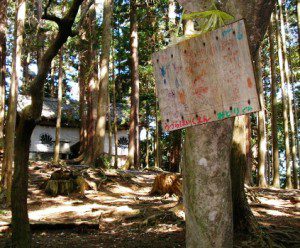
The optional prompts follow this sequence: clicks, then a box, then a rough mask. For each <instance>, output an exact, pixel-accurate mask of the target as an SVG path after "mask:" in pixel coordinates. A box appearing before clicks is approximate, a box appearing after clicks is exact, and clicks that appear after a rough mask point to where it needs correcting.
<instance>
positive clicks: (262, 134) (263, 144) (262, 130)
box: [255, 49, 267, 187]
mask: <svg viewBox="0 0 300 248" xmlns="http://www.w3.org/2000/svg"><path fill="white" fill-rule="evenodd" d="M255 74H256V82H257V84H258V94H259V99H260V104H261V108H262V110H261V111H259V113H258V186H259V187H267V182H266V175H265V168H266V153H267V137H266V115H265V98H264V88H263V81H262V71H261V49H259V50H258V51H257V53H256V55H255Z"/></svg>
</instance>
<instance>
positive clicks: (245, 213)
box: [230, 116, 259, 236]
mask: <svg viewBox="0 0 300 248" xmlns="http://www.w3.org/2000/svg"><path fill="white" fill-rule="evenodd" d="M246 123H247V116H241V117H237V118H236V119H235V123H234V132H233V140H232V149H231V158H230V164H231V166H230V170H231V183H232V201H233V223H234V233H235V236H238V235H240V234H246V235H247V234H251V235H253V234H254V235H255V234H258V233H259V230H258V223H257V222H256V220H255V217H254V216H253V214H252V212H251V209H250V207H249V205H248V202H247V198H246V195H245V191H244V178H245V172H246V167H247V156H246V150H247V149H246V142H245V140H246V139H247V138H248V135H247V130H246V126H247V125H246Z"/></svg>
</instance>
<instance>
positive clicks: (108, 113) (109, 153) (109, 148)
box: [107, 92, 112, 165]
mask: <svg viewBox="0 0 300 248" xmlns="http://www.w3.org/2000/svg"><path fill="white" fill-rule="evenodd" d="M109 94H110V93H109V92H108V94H107V102H108V104H107V105H108V106H107V115H108V156H109V158H111V156H112V128H111V108H110V96H109ZM111 163H112V159H111ZM111 165H112V164H111Z"/></svg>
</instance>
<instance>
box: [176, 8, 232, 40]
mask: <svg viewBox="0 0 300 248" xmlns="http://www.w3.org/2000/svg"><path fill="white" fill-rule="evenodd" d="M182 19H183V20H194V21H196V22H197V23H198V27H197V29H198V31H199V32H200V33H201V34H203V33H206V32H209V31H212V30H214V29H216V28H219V27H221V26H224V25H225V24H226V23H228V22H230V21H233V20H234V17H233V16H232V15H230V14H228V13H226V12H224V11H221V10H218V9H217V7H216V6H215V5H214V4H213V5H212V7H211V10H207V11H202V12H193V13H191V14H183V17H182Z"/></svg>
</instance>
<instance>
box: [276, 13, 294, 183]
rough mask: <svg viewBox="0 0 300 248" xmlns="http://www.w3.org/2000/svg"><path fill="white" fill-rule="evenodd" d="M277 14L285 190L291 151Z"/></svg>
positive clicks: (288, 176) (290, 181)
mask: <svg viewBox="0 0 300 248" xmlns="http://www.w3.org/2000/svg"><path fill="white" fill-rule="evenodd" d="M278 16H279V13H277V14H276V26H277V28H276V36H277V43H278V58H279V67H280V78H281V91H282V109H283V125H284V144H285V163H286V188H292V175H291V163H290V161H291V150H290V141H289V123H288V122H289V120H288V99H287V98H288V95H287V90H286V87H285V80H286V78H285V77H286V75H285V73H284V57H283V51H282V47H283V45H282V36H281V35H280V31H279V30H280V21H279V18H278Z"/></svg>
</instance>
